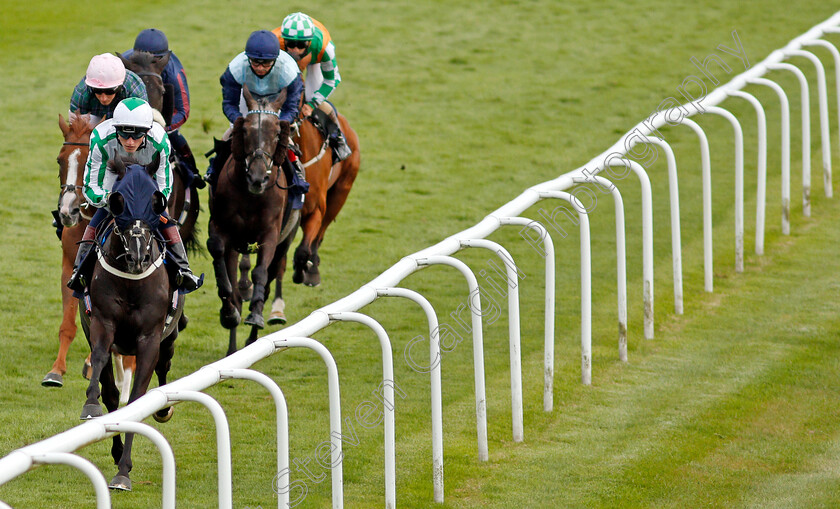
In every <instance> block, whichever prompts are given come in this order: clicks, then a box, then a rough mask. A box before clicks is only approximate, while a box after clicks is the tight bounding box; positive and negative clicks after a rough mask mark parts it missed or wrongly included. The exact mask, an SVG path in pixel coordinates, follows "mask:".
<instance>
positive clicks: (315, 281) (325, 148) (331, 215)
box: [268, 114, 361, 324]
mask: <svg viewBox="0 0 840 509" xmlns="http://www.w3.org/2000/svg"><path fill="white" fill-rule="evenodd" d="M338 118H339V121H340V122H341V130H342V131H343V132H344V136H345V138H346V139H347V145H348V146H349V147H350V148H351V149H352V151H353V153H352V154H350V157H348V158H347V159H345V160H344V161H340V162H338V163H336V164H333V163H332V154H331V151H332V149H331V148H330V146H329V143H328V142H327V139H326V137H325V136H324V135H323V134H322V133H321V132H320V131H319V130H318V129H317V128H316V127H315V125H314V124H313V123H312V121H311V120H310V119H309V118H307V119H298V121H297V122H295V124H294V125H293V127H292V134H293V137H292V139H293V140H294V142H295V143H296V144H297V145H298V147H300V151H301V156H302V157H301V162H302V163H303V166H304V167H305V168H306V180H307V182H309V192H308V193H307V194H306V200H305V201H304V204H303V210H301V230H302V232H303V239H302V240H301V241H300V244H299V245H298V247H297V249H296V250H295V254H294V258H293V268H294V273H293V274H292V281H293V282H294V283H298V284H299V283H303V284H304V285H306V286H318V285H319V284H321V273H320V271H319V270H318V265H319V264H320V263H321V259H320V257H319V256H318V248H319V247H320V246H321V242H323V240H324V234H325V233H326V231H327V227H328V226H329V225H330V224H331V223H332V222H333V221H334V220H335V218H336V216H337V215H338V213H339V212H340V211H341V208H342V207H343V206H344V202H345V201H347V195H348V194H350V189H351V188H352V187H353V182H354V181H355V180H356V175H357V174H358V173H359V165H360V162H361V156H360V153H359V137H358V136H357V135H356V132H355V131H354V130H353V128H352V127H350V124H349V122H347V119H346V118H345V117H344V115H341V114H339V115H338ZM283 265H284V266H285V260H283ZM279 284H280V281H278V288H277V295H276V296H275V299H274V303H273V305H272V307H271V314H270V316H269V319H268V322H269V323H272V324H274V323H279V324H284V323H286V317H285V315H284V313H283V310H284V307H285V303H284V302H283V299H282V294H281V293H280V288H279Z"/></svg>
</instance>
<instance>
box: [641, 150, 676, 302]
mask: <svg viewBox="0 0 840 509" xmlns="http://www.w3.org/2000/svg"><path fill="white" fill-rule="evenodd" d="M645 143H652V144H654V145H658V146H659V147H661V148H662V150H664V151H665V160H666V161H667V163H668V194H669V197H670V202H671V259H672V261H673V268H674V313H676V314H678V315H681V314H683V277H682V240H681V239H682V236H681V234H680V191H679V181H678V179H677V159H676V157H674V151H673V150H672V149H671V145H669V144H668V142H667V141H665V140H663V139H660V138H657V137H656V136H646V137H645Z"/></svg>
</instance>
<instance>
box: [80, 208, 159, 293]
mask: <svg viewBox="0 0 840 509" xmlns="http://www.w3.org/2000/svg"><path fill="white" fill-rule="evenodd" d="M114 234H115V235H116V236H117V238H118V239H120V242H121V243H122V246H123V254H121V255H119V256H117V258H116V260H119V259H120V258H123V257H125V256H126V255H127V254H128V250H129V246H130V245H131V242H132V240H134V241H137V242H138V246H139V245H142V243H144V242H145V243H146V252H147V253H151V249H152V242H153V241H154V235H152V229H151V228H143V226H141V224H140V221H139V220H136V221H134V224H133V225H132V226H131V227H130V228H129V229H128V231H122V230H120V228H119V227H118V226H117V225H116V224H115V225H114ZM138 251H139V248H138ZM96 252H97V257H98V258H99V263H100V264H101V265H102V268H104V269H105V270H106V271H108V272H110V273H111V274H114V275H115V276H119V277H121V278H123V279H133V280H138V279H145V278H147V277H148V276H150V275H151V274H152V273H153V272H154V271H155V270H157V268H158V267H160V266H161V265H162V264H163V252H161V253H160V254H159V255H158V257H157V259H156V260H155V261H154V263H152V264H151V265H149V267H148V268H146V270H144V271H143V272H141V273H140V274H131V273H129V272H125V271H124V270H120V269H118V268H116V267H114V266H113V265H111V264H109V263H108V261H107V254H106V253H103V249H102V248H101V247H100V248H98V249H97V250H96ZM116 260H115V261H116Z"/></svg>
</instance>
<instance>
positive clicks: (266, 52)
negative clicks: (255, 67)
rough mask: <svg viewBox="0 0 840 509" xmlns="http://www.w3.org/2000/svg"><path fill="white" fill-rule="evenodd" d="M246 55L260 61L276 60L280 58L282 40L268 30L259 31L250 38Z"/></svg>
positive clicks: (246, 47)
mask: <svg viewBox="0 0 840 509" xmlns="http://www.w3.org/2000/svg"><path fill="white" fill-rule="evenodd" d="M245 55H246V56H247V57H248V58H256V59H259V60H276V59H277V57H278V56H280V40H279V39H277V36H276V35H274V34H273V33H271V32H269V31H268V30H257V31H256V32H254V33H252V34H251V35H250V36H249V37H248V42H247V43H246V44H245Z"/></svg>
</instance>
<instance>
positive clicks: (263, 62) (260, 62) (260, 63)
mask: <svg viewBox="0 0 840 509" xmlns="http://www.w3.org/2000/svg"><path fill="white" fill-rule="evenodd" d="M248 61H249V62H251V65H253V66H254V67H263V68H271V67H272V66H273V65H274V59H271V58H265V59H263V58H249V59H248Z"/></svg>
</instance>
